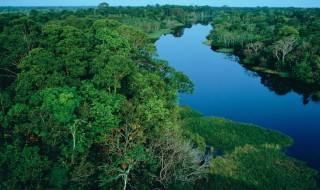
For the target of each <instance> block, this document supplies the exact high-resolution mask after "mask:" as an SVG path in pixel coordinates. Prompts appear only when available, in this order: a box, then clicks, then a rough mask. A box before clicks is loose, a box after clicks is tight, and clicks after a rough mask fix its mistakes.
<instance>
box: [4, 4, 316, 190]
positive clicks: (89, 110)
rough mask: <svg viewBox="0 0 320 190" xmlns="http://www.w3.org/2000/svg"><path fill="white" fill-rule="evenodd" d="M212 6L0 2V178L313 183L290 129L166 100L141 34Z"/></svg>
mask: <svg viewBox="0 0 320 190" xmlns="http://www.w3.org/2000/svg"><path fill="white" fill-rule="evenodd" d="M224 9H226V10H228V8H220V9H217V8H212V7H208V6H205V7H198V6H169V5H166V6H160V5H156V6H147V7H109V6H108V4H107V3H102V4H100V5H99V7H98V8H93V7H92V8H68V9H64V8H56V9H50V8H42V9H38V10H36V9H30V8H10V7H9V8H5V7H4V8H1V9H0V10H1V14H0V39H1V44H0V56H1V57H0V79H1V81H0V142H1V143H0V189H9V190H11V189H33V190H34V189H272V190H273V189H316V188H317V184H316V177H318V172H317V171H315V170H313V169H310V168H308V167H306V166H305V164H304V163H302V162H300V161H298V160H296V159H293V158H290V157H288V156H286V155H285V154H284V153H283V152H282V149H283V148H286V147H289V146H291V145H292V143H293V140H292V139H291V138H290V137H288V136H286V135H284V134H281V133H278V132H275V131H271V130H265V129H262V128H260V127H258V126H254V125H249V124H244V123H237V122H233V121H228V120H225V119H222V118H214V117H205V116H203V115H202V114H200V113H198V112H196V111H194V110H192V109H191V108H188V107H180V106H179V105H178V99H177V98H178V92H179V93H192V91H193V84H192V82H191V81H190V79H189V78H188V77H187V76H186V75H184V74H183V73H181V72H179V71H176V70H175V69H174V68H172V67H170V66H169V64H168V63H167V62H166V61H164V60H160V59H158V58H157V55H156V49H155V46H154V44H153V43H152V42H153V41H154V40H156V39H157V38H158V37H160V36H161V35H162V34H163V33H169V32H171V31H172V30H173V29H174V28H176V27H178V26H189V25H191V24H193V23H196V22H208V21H212V20H213V19H214V18H215V17H216V15H219V16H217V18H216V19H215V20H214V22H215V23H217V22H218V21H219V19H220V20H221V17H222V16H221V15H223V14H221V10H224ZM226 14H227V13H226ZM310 14H315V13H313V12H312V11H311V12H310ZM306 19H308V18H306ZM217 20H218V21H217ZM317 51H318V50H317ZM315 55H319V52H314V54H312V52H310V54H309V55H308V57H307V58H308V59H306V61H307V62H308V61H310V60H311V57H312V56H315ZM287 57H289V56H286V57H285V59H284V61H286V62H285V63H287V59H288V58H287ZM309 57H310V59H309ZM307 62H306V63H307ZM311 63H312V64H313V62H310V64H311ZM308 64H309V62H308ZM292 67H293V68H295V67H296V65H292Z"/></svg>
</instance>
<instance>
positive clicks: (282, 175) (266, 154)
mask: <svg viewBox="0 0 320 190" xmlns="http://www.w3.org/2000/svg"><path fill="white" fill-rule="evenodd" d="M179 110H180V116H181V120H182V121H181V122H182V127H183V128H184V129H187V130H190V131H192V132H193V133H195V134H199V135H200V136H202V137H203V138H204V139H205V142H206V143H207V144H209V145H210V146H213V147H214V148H216V149H219V150H220V151H222V154H223V155H221V154H217V155H216V156H215V157H214V158H213V159H211V162H210V167H209V174H208V175H209V176H208V179H207V180H203V181H202V182H201V184H202V186H201V187H200V188H199V189H214V188H216V189H270V190H271V189H297V190H298V189H314V188H315V187H316V183H315V181H314V179H313V178H314V176H316V175H317V172H316V171H314V170H312V169H309V168H307V167H306V166H305V165H304V164H303V163H301V162H300V161H298V160H295V159H292V158H290V157H288V156H286V155H285V154H284V153H282V152H281V150H282V148H285V147H289V146H290V145H292V143H293V141H292V139H291V138H290V137H288V136H286V135H284V134H281V133H278V132H275V131H270V130H265V129H262V128H260V127H258V126H254V125H250V124H244V123H239V122H234V121H229V120H225V119H222V118H214V117H205V116H203V115H202V114H200V113H199V112H197V111H194V110H192V109H190V108H189V107H180V109H179Z"/></svg>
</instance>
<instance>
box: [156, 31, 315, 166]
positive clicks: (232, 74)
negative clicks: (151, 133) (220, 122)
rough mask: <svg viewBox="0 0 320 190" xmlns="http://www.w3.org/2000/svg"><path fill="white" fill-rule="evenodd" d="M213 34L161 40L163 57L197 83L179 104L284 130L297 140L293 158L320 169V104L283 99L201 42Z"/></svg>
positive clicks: (294, 97)
mask: <svg viewBox="0 0 320 190" xmlns="http://www.w3.org/2000/svg"><path fill="white" fill-rule="evenodd" d="M210 30H211V26H203V25H194V26H193V27H192V28H190V29H185V31H184V35H182V36H181V37H179V38H177V37H174V36H173V35H165V36H162V37H161V38H160V39H159V40H158V41H157V42H156V46H157V51H158V54H159V57H160V58H161V59H164V60H167V61H169V64H170V65H171V66H173V67H174V68H175V69H176V70H178V71H182V72H184V73H185V74H186V75H188V76H189V77H190V79H191V80H192V81H193V82H194V84H195V91H194V93H193V94H191V95H188V94H180V95H179V103H180V104H181V105H188V106H190V107H192V108H194V109H196V110H198V111H200V112H202V113H203V114H205V115H207V116H218V117H224V118H227V119H231V120H235V121H240V122H246V123H252V124H256V125H260V126H262V127H264V128H266V129H274V130H277V131H281V132H283V133H285V134H287V135H289V136H291V137H292V138H293V139H294V140H295V144H294V145H293V146H292V147H291V148H290V149H289V150H288V152H287V154H288V155H289V156H292V157H295V158H297V159H300V160H303V161H305V162H306V163H307V165H309V166H311V167H313V168H316V169H320V151H319V146H320V104H319V103H315V102H312V101H310V102H309V103H308V104H306V105H304V104H303V102H302V96H301V95H299V94H297V93H295V92H289V93H287V94H285V95H281V96H280V95H277V94H276V93H275V92H273V91H271V90H269V89H268V88H267V87H265V86H264V85H263V84H262V83H261V77H260V76H258V75H257V74H256V73H254V72H251V71H248V70H246V69H245V68H244V67H242V66H241V65H240V64H239V63H238V62H237V61H236V60H237V58H236V57H232V56H231V57H230V56H227V55H226V54H223V53H217V52H214V51H212V50H211V49H210V47H209V46H206V45H203V44H202V42H203V41H205V40H206V39H205V37H206V36H207V35H208V34H209V31H210Z"/></svg>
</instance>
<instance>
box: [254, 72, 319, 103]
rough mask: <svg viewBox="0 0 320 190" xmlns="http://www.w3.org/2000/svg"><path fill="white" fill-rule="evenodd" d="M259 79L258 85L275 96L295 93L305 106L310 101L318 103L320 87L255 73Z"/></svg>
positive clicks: (272, 75)
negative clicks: (299, 96)
mask: <svg viewBox="0 0 320 190" xmlns="http://www.w3.org/2000/svg"><path fill="white" fill-rule="evenodd" d="M255 73H256V74H257V76H259V77H260V83H261V84H262V85H263V86H265V87H267V88H268V89H269V90H270V91H272V92H274V93H275V94H277V95H280V96H282V95H286V94H288V93H290V92H295V93H297V94H299V95H301V102H302V103H303V104H304V105H306V104H308V103H309V102H310V101H313V102H317V103H320V86H319V85H314V84H305V83H301V82H298V81H295V80H292V79H289V78H283V77H280V76H278V75H274V74H268V73H263V72H259V71H255Z"/></svg>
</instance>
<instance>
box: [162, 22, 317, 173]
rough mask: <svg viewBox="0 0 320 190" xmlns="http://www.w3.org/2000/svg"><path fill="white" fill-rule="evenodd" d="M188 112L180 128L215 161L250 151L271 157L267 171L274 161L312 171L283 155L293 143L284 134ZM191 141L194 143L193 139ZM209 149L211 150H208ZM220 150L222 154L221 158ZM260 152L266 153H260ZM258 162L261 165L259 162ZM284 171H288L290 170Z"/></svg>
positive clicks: (267, 157) (249, 152)
mask: <svg viewBox="0 0 320 190" xmlns="http://www.w3.org/2000/svg"><path fill="white" fill-rule="evenodd" d="M188 28H189V27H188ZM180 30H181V29H180ZM182 33H183V32H182ZM178 37H180V36H178ZM161 59H162V58H161ZM164 59H166V58H164ZM180 70H181V68H180ZM184 104H185V103H184ZM187 105H188V104H187ZM192 107H193V106H192ZM180 109H182V110H184V109H187V110H188V109H189V110H192V109H190V108H187V107H185V106H182V107H181V108H180ZM196 109H197V108H196ZM190 112H192V114H189V116H188V117H184V116H181V118H182V120H183V121H182V123H183V126H184V127H185V128H186V129H188V130H189V131H191V132H192V133H195V134H196V135H199V136H200V140H199V139H197V140H198V146H200V145H199V142H201V138H203V139H204V141H205V143H206V144H204V147H206V145H209V146H207V148H209V149H211V150H210V151H213V152H214V153H213V155H215V156H216V157H217V158H218V159H222V158H228V157H233V156H235V155H234V154H237V153H239V152H241V151H244V152H246V153H248V154H251V153H252V152H251V151H253V152H255V151H256V152H260V153H259V154H261V155H263V157H264V158H265V159H267V160H268V159H269V158H270V157H272V158H270V159H271V160H273V161H272V162H271V163H270V162H268V164H266V166H267V165H269V166H268V167H269V168H270V164H272V163H273V164H274V165H275V167H276V166H277V165H278V164H279V163H277V160H278V159H283V160H285V161H286V164H289V163H290V164H293V163H294V164H293V165H294V167H299V168H300V167H301V168H303V169H302V170H304V169H306V170H308V171H314V170H309V168H307V167H306V166H305V164H304V163H302V162H300V161H298V160H297V159H293V158H290V157H288V156H286V155H285V154H284V152H286V148H287V147H290V146H291V145H292V144H293V140H292V138H291V137H289V136H287V135H284V134H283V133H280V132H277V131H274V130H267V129H263V128H262V127H259V126H257V125H251V124H246V123H240V122H234V121H231V120H226V119H223V118H217V117H206V116H204V115H202V114H200V113H199V112H197V114H195V115H196V116H197V117H194V116H193V113H195V112H196V111H194V110H192V111H190ZM182 115H183V114H182ZM187 115H188V114H187ZM206 115H208V114H206ZM191 140H192V141H195V142H196V140H195V139H191ZM211 145H213V146H211ZM212 148H215V149H214V150H212ZM269 150H272V151H275V152H277V153H276V154H277V155H275V154H273V153H270V152H268V151H269ZM220 151H222V153H223V155H222V153H221V152H220ZM261 151H262V152H263V151H266V152H268V153H266V152H263V153H261ZM270 155H271V156H270ZM264 158H263V159H264ZM251 161H252V162H253V163H255V162H256V160H251ZM261 161H262V162H265V161H263V160H261ZM257 164H258V163H257ZM260 164H261V162H260ZM282 164H283V163H282ZM290 164H289V165H290ZM253 165H254V164H253ZM253 165H252V166H253ZM280 165H281V164H280ZM293 165H292V166H293ZM278 166H279V165H278ZM287 169H288V168H287ZM302 170H301V171H302ZM288 171H290V169H289V170H288ZM307 173H308V172H307ZM311 173H312V172H311ZM311 173H309V174H310V175H312V176H313V174H314V173H313V174H311ZM314 175H316V174H314Z"/></svg>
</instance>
